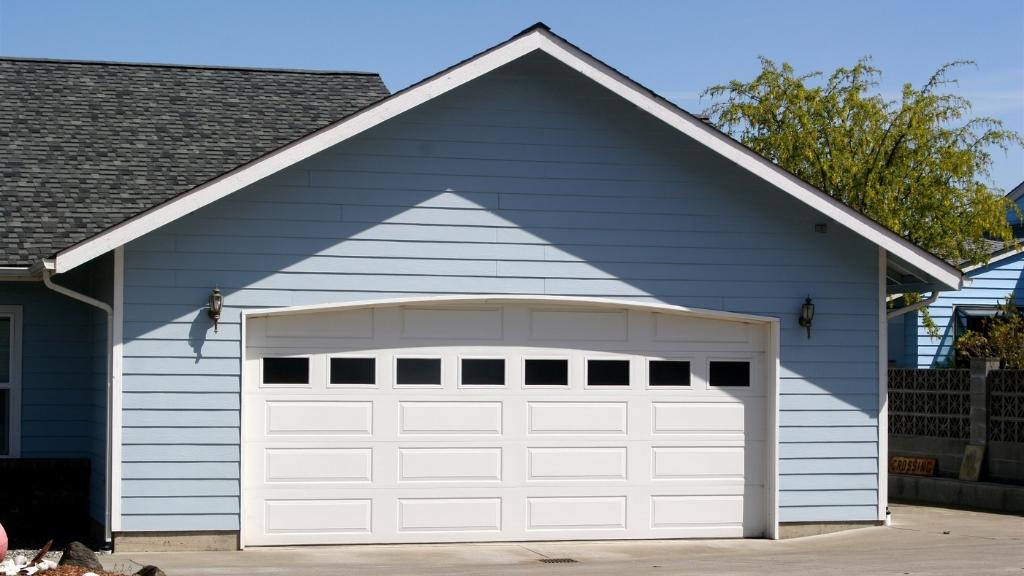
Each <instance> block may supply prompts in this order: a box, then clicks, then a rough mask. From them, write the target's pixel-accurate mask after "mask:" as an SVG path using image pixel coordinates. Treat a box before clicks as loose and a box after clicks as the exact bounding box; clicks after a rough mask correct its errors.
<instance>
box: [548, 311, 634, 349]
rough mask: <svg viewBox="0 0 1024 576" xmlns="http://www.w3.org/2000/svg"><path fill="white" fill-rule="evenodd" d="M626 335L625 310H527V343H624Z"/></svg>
mask: <svg viewBox="0 0 1024 576" xmlns="http://www.w3.org/2000/svg"><path fill="white" fill-rule="evenodd" d="M628 334H629V322H628V315H627V312H626V311H625V310H622V311H616V312H607V311H592V312H581V311H578V310H544V309H533V310H530V337H529V339H530V340H531V341H541V342H544V341H549V342H550V341H565V342H597V341H614V342H624V341H626V340H627V338H628Z"/></svg>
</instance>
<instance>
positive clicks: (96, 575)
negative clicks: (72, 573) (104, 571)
mask: <svg viewBox="0 0 1024 576" xmlns="http://www.w3.org/2000/svg"><path fill="white" fill-rule="evenodd" d="M82 576H100V575H99V574H97V573H95V572H86V573H85V574H82Z"/></svg>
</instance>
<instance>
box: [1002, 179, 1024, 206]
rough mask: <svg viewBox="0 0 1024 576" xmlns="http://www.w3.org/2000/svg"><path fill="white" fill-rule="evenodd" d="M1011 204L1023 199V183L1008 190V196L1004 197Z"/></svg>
mask: <svg viewBox="0 0 1024 576" xmlns="http://www.w3.org/2000/svg"><path fill="white" fill-rule="evenodd" d="M1006 197H1007V198H1009V199H1010V200H1011V201H1012V202H1016V201H1017V200H1020V199H1021V198H1024V182H1021V183H1020V184H1017V187H1016V188H1014V189H1013V190H1010V192H1009V194H1007V195H1006Z"/></svg>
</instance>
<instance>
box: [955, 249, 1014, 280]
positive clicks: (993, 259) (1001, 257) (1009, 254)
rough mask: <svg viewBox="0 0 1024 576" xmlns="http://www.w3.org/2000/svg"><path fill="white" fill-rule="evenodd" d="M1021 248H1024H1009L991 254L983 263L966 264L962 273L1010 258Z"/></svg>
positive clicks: (968, 272)
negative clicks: (994, 254)
mask: <svg viewBox="0 0 1024 576" xmlns="http://www.w3.org/2000/svg"><path fill="white" fill-rule="evenodd" d="M1022 250H1024V248H1011V249H1010V250H1007V251H1006V252H1003V253H1002V254H998V255H996V256H993V257H991V258H989V259H988V262H985V263H984V264H974V265H972V266H968V267H967V268H964V274H970V273H971V272H974V271H975V270H980V269H982V268H986V267H988V266H991V265H993V264H995V263H997V262H1001V261H1003V260H1006V259H1007V258H1012V257H1014V256H1017V255H1018V254H1020V253H1021V251H1022Z"/></svg>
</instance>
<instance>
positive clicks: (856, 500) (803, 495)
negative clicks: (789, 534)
mask: <svg viewBox="0 0 1024 576" xmlns="http://www.w3.org/2000/svg"><path fill="white" fill-rule="evenodd" d="M779 505H780V506H782V507H784V508H785V507H789V506H877V505H878V492H877V491H876V490H805V491H800V490H791V491H788V492H783V493H781V494H779Z"/></svg>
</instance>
